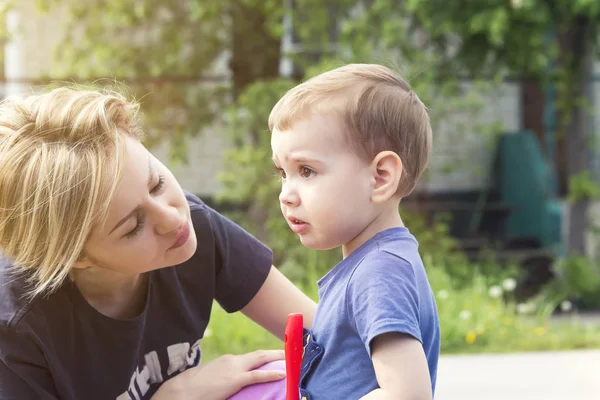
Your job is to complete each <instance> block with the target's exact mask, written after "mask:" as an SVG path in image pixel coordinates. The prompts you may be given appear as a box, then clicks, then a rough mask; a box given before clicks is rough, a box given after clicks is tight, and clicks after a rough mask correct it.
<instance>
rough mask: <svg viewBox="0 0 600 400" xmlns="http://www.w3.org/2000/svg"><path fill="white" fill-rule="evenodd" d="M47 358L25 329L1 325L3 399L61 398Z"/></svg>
mask: <svg viewBox="0 0 600 400" xmlns="http://www.w3.org/2000/svg"><path fill="white" fill-rule="evenodd" d="M58 398H59V396H58V394H57V392H56V388H55V385H54V381H53V379H52V375H51V374H50V371H49V370H48V368H47V365H46V360H45V357H44V355H43V353H42V351H41V350H40V348H39V347H38V346H37V345H36V343H35V341H34V340H33V337H32V335H31V334H30V333H29V332H28V331H27V330H25V329H20V328H13V327H10V328H9V327H4V326H0V399H2V400H9V399H11V400H12V399H19V400H21V399H22V400H29V399H31V400H33V399H58Z"/></svg>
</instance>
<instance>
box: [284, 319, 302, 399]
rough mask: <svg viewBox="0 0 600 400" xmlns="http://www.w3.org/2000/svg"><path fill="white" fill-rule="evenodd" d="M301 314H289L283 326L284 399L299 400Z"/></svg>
mask: <svg viewBox="0 0 600 400" xmlns="http://www.w3.org/2000/svg"><path fill="white" fill-rule="evenodd" d="M303 326H304V321H303V317H302V314H290V315H289V316H288V319H287V324H286V326H285V337H284V343H285V371H286V396H285V398H286V400H300V368H301V366H302V353H303V351H304V346H303V345H304V343H302V337H303V336H304V330H303Z"/></svg>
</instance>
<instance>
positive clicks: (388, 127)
mask: <svg viewBox="0 0 600 400" xmlns="http://www.w3.org/2000/svg"><path fill="white" fill-rule="evenodd" d="M315 113H320V114H326V113H338V114H339V115H340V116H341V118H342V120H343V123H344V124H345V128H346V129H348V135H347V141H348V144H349V145H350V148H351V149H352V150H353V151H355V152H356V153H357V154H358V155H359V156H361V157H363V158H364V159H365V160H367V161H368V162H370V161H371V160H373V158H374V157H375V156H376V155H377V154H378V153H379V152H381V151H385V150H390V151H394V152H395V153H396V154H398V156H399V157H400V159H401V160H402V166H403V173H402V178H401V180H400V183H399V184H398V189H397V194H399V195H400V196H401V197H405V196H407V195H408V194H410V192H412V190H413V189H414V187H415V186H416V184H417V181H418V179H419V177H420V175H421V174H422V173H423V171H424V170H425V169H426V168H427V165H428V164H429V158H430V155H431V146H432V131H431V123H430V121H429V115H428V113H427V108H426V107H425V105H424V104H423V102H422V101H421V100H420V99H419V97H418V96H417V95H416V94H415V92H413V91H412V89H411V88H410V86H409V85H408V83H406V82H405V81H404V80H403V79H402V77H400V76H399V75H398V74H396V73H394V72H393V71H392V70H390V69H389V68H387V67H384V66H382V65H376V64H349V65H345V66H342V67H339V68H336V69H333V70H330V71H327V72H325V73H322V74H320V75H317V76H315V77H314V78H311V79H309V80H307V81H306V82H303V83H301V84H300V85H298V86H296V87H294V88H292V89H290V90H289V91H288V92H287V93H286V94H285V95H284V96H283V97H282V98H281V99H280V100H279V101H278V102H277V104H276V105H275V107H273V110H272V111H271V114H270V116H269V130H270V131H271V132H273V130H274V129H277V130H279V131H285V130H289V129H291V128H292V127H293V124H294V123H295V122H297V121H298V120H300V119H302V118H306V117H308V116H310V115H313V114H315Z"/></svg>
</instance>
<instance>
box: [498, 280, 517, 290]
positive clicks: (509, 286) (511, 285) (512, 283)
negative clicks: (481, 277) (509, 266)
mask: <svg viewBox="0 0 600 400" xmlns="http://www.w3.org/2000/svg"><path fill="white" fill-rule="evenodd" d="M502 287H503V288H504V290H506V291H507V292H512V291H513V290H515V288H516V287H517V281H516V280H514V279H513V278H506V279H505V280H504V282H502Z"/></svg>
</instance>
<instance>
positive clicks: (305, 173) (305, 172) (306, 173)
mask: <svg viewBox="0 0 600 400" xmlns="http://www.w3.org/2000/svg"><path fill="white" fill-rule="evenodd" d="M314 174H315V171H313V170H312V169H310V168H308V167H300V176H301V177H303V178H310V177H312V176H313V175H314Z"/></svg>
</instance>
